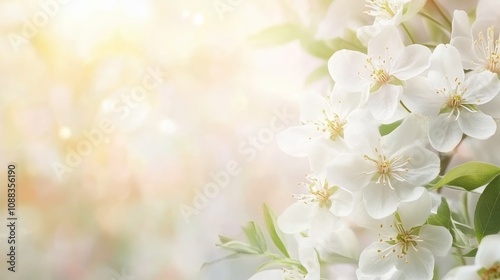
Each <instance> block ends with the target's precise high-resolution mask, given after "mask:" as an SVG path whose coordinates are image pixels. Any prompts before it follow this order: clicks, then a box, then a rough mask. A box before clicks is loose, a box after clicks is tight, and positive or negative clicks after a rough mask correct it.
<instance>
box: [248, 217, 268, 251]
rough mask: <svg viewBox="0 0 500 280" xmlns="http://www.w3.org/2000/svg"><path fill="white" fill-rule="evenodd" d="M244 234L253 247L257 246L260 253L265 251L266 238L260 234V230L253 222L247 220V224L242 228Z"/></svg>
mask: <svg viewBox="0 0 500 280" xmlns="http://www.w3.org/2000/svg"><path fill="white" fill-rule="evenodd" d="M243 231H244V232H245V235H246V236H247V238H248V241H250V245H252V246H253V247H256V248H259V251H260V252H261V253H264V252H265V251H267V244H266V239H265V238H264V234H262V230H261V229H260V227H259V226H258V225H257V224H256V223H255V222H248V224H247V226H246V227H244V228H243Z"/></svg>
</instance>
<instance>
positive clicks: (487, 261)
mask: <svg viewBox="0 0 500 280" xmlns="http://www.w3.org/2000/svg"><path fill="white" fill-rule="evenodd" d="M498 248H500V235H498V234H495V235H487V236H485V237H483V239H482V240H481V243H480V244H479V249H478V250H477V254H476V264H477V265H480V266H482V267H486V268H488V267H490V266H492V265H493V264H494V263H495V262H500V250H498Z"/></svg>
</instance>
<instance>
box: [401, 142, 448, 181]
mask: <svg viewBox="0 0 500 280" xmlns="http://www.w3.org/2000/svg"><path fill="white" fill-rule="evenodd" d="M394 156H403V160H408V163H407V164H406V165H405V168H408V171H403V172H402V173H401V177H403V178H404V179H405V180H406V181H407V182H408V183H410V184H413V185H415V186H420V185H424V184H427V183H429V182H430V181H432V180H434V179H435V178H436V177H437V175H438V174H439V170H440V165H441V164H440V162H441V161H440V159H439V157H438V156H437V155H436V153H434V152H431V151H429V150H427V149H426V148H424V146H420V145H419V146H409V147H408V148H405V149H402V150H401V151H400V152H399V153H397V154H395V155H394Z"/></svg>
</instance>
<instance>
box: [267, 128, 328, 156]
mask: <svg viewBox="0 0 500 280" xmlns="http://www.w3.org/2000/svg"><path fill="white" fill-rule="evenodd" d="M324 137H325V134H324V133H323V132H322V131H319V130H318V129H317V128H316V127H315V126H314V125H300V126H292V127H289V128H287V129H285V130H283V131H282V132H280V133H278V134H277V135H276V142H277V143H278V146H279V147H280V149H281V150H282V151H283V152H285V153H287V154H289V155H291V156H295V157H305V156H307V155H309V152H310V150H311V149H312V147H313V146H314V144H315V143H316V142H317V141H318V140H319V139H321V138H324Z"/></svg>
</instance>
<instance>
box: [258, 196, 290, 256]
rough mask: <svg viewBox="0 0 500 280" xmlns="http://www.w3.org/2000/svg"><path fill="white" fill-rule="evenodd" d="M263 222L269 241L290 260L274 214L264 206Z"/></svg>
mask: <svg viewBox="0 0 500 280" xmlns="http://www.w3.org/2000/svg"><path fill="white" fill-rule="evenodd" d="M263 209H264V221H265V223H266V228H267V231H268V232H269V236H271V240H272V241H273V243H274V245H276V248H278V250H280V251H281V253H283V255H284V256H285V257H287V258H290V255H289V254H288V251H287V250H286V246H285V244H284V243H283V240H284V238H283V237H281V236H283V233H282V232H281V230H280V229H279V228H278V227H277V226H276V214H274V212H273V210H272V209H271V208H269V206H267V204H264V206H263Z"/></svg>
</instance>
